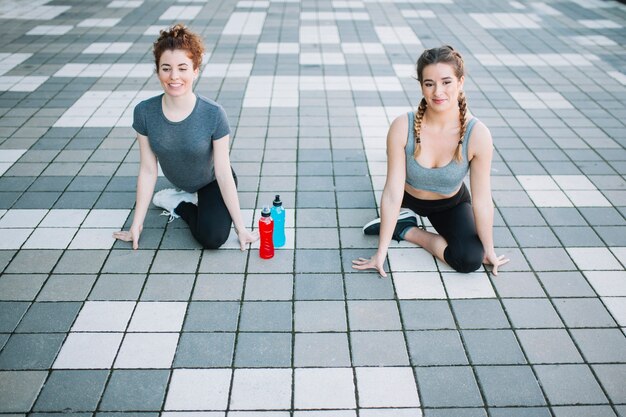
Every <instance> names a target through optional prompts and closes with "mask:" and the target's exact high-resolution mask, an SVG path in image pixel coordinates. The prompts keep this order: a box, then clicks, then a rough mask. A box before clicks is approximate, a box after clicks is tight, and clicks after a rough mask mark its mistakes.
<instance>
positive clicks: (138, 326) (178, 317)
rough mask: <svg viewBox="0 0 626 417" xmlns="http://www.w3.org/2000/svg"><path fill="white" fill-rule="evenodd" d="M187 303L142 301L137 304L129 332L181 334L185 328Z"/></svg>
mask: <svg viewBox="0 0 626 417" xmlns="http://www.w3.org/2000/svg"><path fill="white" fill-rule="evenodd" d="M186 311H187V303H185V302H178V301H156V302H148V301H145V302H144V301H142V302H139V303H137V306H136V307H135V310H134V312H133V318H132V319H131V321H130V324H129V325H128V331H129V332H179V331H180V329H181V328H182V327H183V320H184V319H185V312H186Z"/></svg>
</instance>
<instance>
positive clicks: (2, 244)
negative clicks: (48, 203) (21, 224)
mask: <svg viewBox="0 0 626 417" xmlns="http://www.w3.org/2000/svg"><path fill="white" fill-rule="evenodd" d="M32 232H33V229H3V228H1V227H0V235H2V239H0V249H19V248H20V247H21V246H22V245H23V244H24V242H26V239H28V236H30V234H31V233H32Z"/></svg>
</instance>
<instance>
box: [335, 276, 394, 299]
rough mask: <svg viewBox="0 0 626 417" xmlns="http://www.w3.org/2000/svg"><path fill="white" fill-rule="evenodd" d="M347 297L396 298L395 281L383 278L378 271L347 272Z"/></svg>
mask: <svg viewBox="0 0 626 417" xmlns="http://www.w3.org/2000/svg"><path fill="white" fill-rule="evenodd" d="M345 287H346V298H348V299H360V300H363V299H383V300H390V299H393V298H394V291H393V283H392V280H390V279H385V278H381V277H380V275H378V273H376V272H372V273H370V274H363V273H356V274H352V273H346V274H345Z"/></svg>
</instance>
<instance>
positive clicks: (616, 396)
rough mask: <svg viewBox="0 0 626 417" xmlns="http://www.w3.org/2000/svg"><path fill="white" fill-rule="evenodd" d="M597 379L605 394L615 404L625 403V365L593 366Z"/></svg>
mask: <svg viewBox="0 0 626 417" xmlns="http://www.w3.org/2000/svg"><path fill="white" fill-rule="evenodd" d="M591 367H592V368H593V371H594V372H595V374H596V377H597V378H598V380H599V381H600V384H602V387H603V388H604V390H605V392H606V393H607V395H608V396H609V398H610V399H611V401H613V403H614V404H622V403H624V397H626V393H624V377H625V376H626V375H625V372H626V366H625V365H624V364H617V365H615V364H612V365H592V366H591Z"/></svg>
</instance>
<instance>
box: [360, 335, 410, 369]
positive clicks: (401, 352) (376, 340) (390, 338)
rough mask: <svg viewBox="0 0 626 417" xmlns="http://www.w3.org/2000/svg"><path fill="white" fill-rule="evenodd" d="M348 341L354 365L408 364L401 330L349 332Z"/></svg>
mask: <svg viewBox="0 0 626 417" xmlns="http://www.w3.org/2000/svg"><path fill="white" fill-rule="evenodd" d="M409 340H410V339H409ZM350 341H351V344H350V346H351V352H352V364H353V365H354V366H369V365H371V364H377V365H378V366H407V365H409V355H408V353H407V348H406V342H405V341H404V335H403V334H402V332H350ZM409 346H410V345H409Z"/></svg>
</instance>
